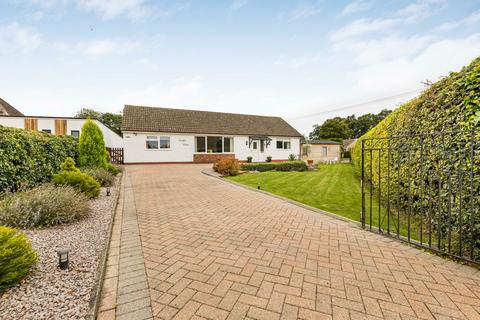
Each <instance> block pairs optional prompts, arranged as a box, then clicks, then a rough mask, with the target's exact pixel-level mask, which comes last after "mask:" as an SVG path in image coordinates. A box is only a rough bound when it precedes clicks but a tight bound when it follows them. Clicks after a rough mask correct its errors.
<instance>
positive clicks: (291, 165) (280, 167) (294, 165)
mask: <svg viewBox="0 0 480 320" xmlns="http://www.w3.org/2000/svg"><path fill="white" fill-rule="evenodd" d="M307 169H308V168H307V165H306V164H305V162H303V161H300V160H297V161H285V162H258V163H243V164H242V165H241V166H240V170H243V171H260V172H265V171H306V170H307Z"/></svg>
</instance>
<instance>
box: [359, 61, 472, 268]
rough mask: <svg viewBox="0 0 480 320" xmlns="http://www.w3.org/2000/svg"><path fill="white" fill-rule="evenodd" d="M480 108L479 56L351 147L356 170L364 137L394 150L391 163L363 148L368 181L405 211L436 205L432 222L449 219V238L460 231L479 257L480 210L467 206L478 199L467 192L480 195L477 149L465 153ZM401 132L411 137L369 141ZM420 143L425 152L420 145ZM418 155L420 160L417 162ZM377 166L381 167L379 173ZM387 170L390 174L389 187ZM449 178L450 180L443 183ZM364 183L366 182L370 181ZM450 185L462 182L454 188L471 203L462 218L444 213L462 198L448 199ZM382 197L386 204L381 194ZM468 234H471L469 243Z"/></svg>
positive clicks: (416, 211)
mask: <svg viewBox="0 0 480 320" xmlns="http://www.w3.org/2000/svg"><path fill="white" fill-rule="evenodd" d="M479 111H480V58H477V59H475V60H474V61H473V62H472V63H471V64H470V65H469V66H466V67H464V68H463V69H462V70H461V71H460V72H453V73H451V74H450V75H449V76H448V77H445V78H443V79H441V80H439V81H438V82H436V83H434V84H433V85H432V86H430V87H429V88H428V89H426V90H425V91H423V92H422V94H421V95H420V96H418V97H417V98H415V99H412V100H410V101H409V102H407V103H405V104H403V105H401V106H400V107H399V108H398V109H396V110H395V111H394V112H392V113H391V114H390V115H389V116H388V117H386V118H385V119H384V120H382V121H381V122H380V123H379V124H378V125H376V126H375V127H374V128H372V129H371V130H370V131H369V132H367V133H366V134H365V135H363V136H362V137H361V138H360V139H359V140H358V141H357V143H356V144H355V146H354V147H353V149H352V161H353V164H354V166H355V170H356V172H357V173H358V174H360V173H361V169H362V168H361V161H362V141H363V143H365V145H366V147H367V148H370V147H372V146H374V147H375V148H383V149H386V148H388V147H389V148H390V149H391V150H393V152H392V159H391V161H390V166H389V165H388V163H389V162H388V160H389V159H388V156H387V154H386V153H382V155H381V156H380V159H379V155H378V152H373V153H372V159H370V153H369V152H366V153H365V163H367V164H368V163H370V160H372V163H374V164H375V165H374V166H373V168H372V169H373V170H372V172H370V168H369V166H368V165H367V166H366V167H365V177H366V180H368V179H370V175H371V177H372V178H371V181H372V184H373V186H375V187H377V186H378V184H379V183H380V186H381V189H382V190H387V188H388V187H390V193H389V195H390V200H391V201H393V199H395V201H398V203H399V204H400V211H401V212H402V211H406V210H405V208H408V206H409V205H410V206H411V210H409V212H410V213H411V214H412V215H413V216H418V215H419V214H420V213H421V212H422V209H425V208H427V207H428V206H429V205H430V206H432V207H434V208H440V209H435V210H436V211H435V215H436V216H437V217H441V218H435V219H436V220H435V221H437V219H440V220H444V221H448V224H450V228H451V231H452V237H453V235H456V234H458V235H459V234H461V235H462V237H463V238H462V241H463V245H464V246H465V247H469V248H471V247H473V248H474V250H473V251H474V252H473V255H474V259H477V260H479V259H480V215H479V214H478V210H477V211H475V210H471V209H469V208H472V207H475V208H478V207H479V206H480V198H479V197H478V196H474V197H471V196H469V195H471V194H473V195H479V194H480V180H479V179H478V178H477V177H478V176H480V154H479V153H478V152H475V158H474V162H473V163H472V162H471V160H470V158H469V156H468V155H469V148H470V146H471V144H470V139H471V134H472V133H471V131H470V130H472V129H475V132H474V133H473V135H474V138H475V140H476V141H479V140H480V131H479V127H480V126H479V124H480V123H479V121H478V120H479V118H480V117H479V114H478V112H479ZM451 132H456V134H451ZM418 134H421V135H422V136H421V137H422V138H421V139H420V138H419V137H418V136H417V137H412V135H418ZM400 136H409V138H405V139H398V138H397V139H383V140H382V139H376V140H374V141H373V142H372V140H368V138H387V137H400ZM420 140H421V141H420ZM420 144H421V145H422V148H423V152H421V151H420V150H419V146H420ZM421 156H423V161H420V157H421ZM398 164H400V165H398ZM421 164H422V167H421ZM472 164H473V165H472ZM378 168H380V176H379V169H378ZM471 168H473V176H474V177H475V178H474V181H473V184H472V186H473V190H472V189H471V187H470V184H469V183H468V184H467V183H466V181H467V179H468V178H467V174H469V170H470V169H471ZM460 171H462V172H464V173H465V177H464V179H463V180H465V181H462V182H460V180H459V179H458V172H460ZM387 174H390V181H391V182H390V186H389V185H388V179H387ZM450 174H451V177H450V176H449V175H450ZM450 179H451V183H447V181H449V180H450ZM366 182H367V183H368V184H369V182H368V181H366ZM430 184H432V185H433V186H435V187H434V188H430V189H428V192H420V191H419V190H421V188H420V186H424V190H425V186H430ZM449 185H451V186H454V187H458V186H460V187H458V188H459V189H458V190H461V191H462V192H461V194H462V195H463V199H462V201H463V202H464V203H469V205H470V207H469V206H465V205H464V210H463V212H462V218H461V219H460V217H459V215H458V210H457V209H452V212H451V215H450V214H449V212H448V208H449V206H450V205H451V206H452V207H453V208H455V207H456V206H458V205H459V201H460V197H458V196H457V195H456V194H458V193H459V192H453V195H454V196H453V199H452V202H450V200H449V199H448V196H447V195H448V194H449ZM430 187H431V186H430ZM454 190H455V189H454ZM409 194H410V196H409ZM382 200H383V201H384V203H387V199H386V198H385V196H384V197H383V199H382ZM449 202H450V203H449ZM396 204H397V203H396V202H395V203H394V204H393V205H392V206H391V207H392V208H396ZM472 215H473V216H472ZM414 218H416V217H414ZM462 221H463V223H465V221H469V223H471V225H472V226H473V228H467V227H465V226H463V228H462V225H461V224H462ZM446 225H447V223H445V224H444V226H443V229H442V228H440V230H438V226H437V225H436V224H434V225H433V226H432V228H433V231H432V232H435V233H436V234H437V233H440V234H442V235H446V234H447V232H446V231H447V230H446ZM443 237H444V236H443ZM471 239H474V240H473V243H472V240H471ZM445 240H446V239H445V238H443V239H442V241H441V242H442V243H443V244H442V245H445V243H448V240H447V241H445ZM455 246H456V240H455V239H453V241H452V252H458V251H459V249H458V247H455ZM465 251H466V250H465Z"/></svg>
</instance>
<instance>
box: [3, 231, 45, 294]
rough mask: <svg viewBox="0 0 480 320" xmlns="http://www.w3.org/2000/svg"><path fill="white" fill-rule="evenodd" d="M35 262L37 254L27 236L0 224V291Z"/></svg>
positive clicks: (29, 268)
mask: <svg viewBox="0 0 480 320" xmlns="http://www.w3.org/2000/svg"><path fill="white" fill-rule="evenodd" d="M36 262H37V254H36V253H35V251H34V250H33V248H32V245H31V244H30V242H29V241H28V238H27V236H25V235H24V234H23V233H20V232H18V231H17V230H15V229H12V228H9V227H5V226H0V292H2V291H5V290H6V289H7V288H10V287H11V286H14V285H15V284H17V283H18V282H20V280H22V279H23V278H24V277H25V276H26V275H27V274H28V273H29V272H30V270H31V269H32V267H33V265H34V264H35V263H36Z"/></svg>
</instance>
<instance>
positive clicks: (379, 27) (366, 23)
mask: <svg viewBox="0 0 480 320" xmlns="http://www.w3.org/2000/svg"><path fill="white" fill-rule="evenodd" d="M400 22H401V21H400V20H399V19H388V18H387V19H383V18H381V19H374V20H367V19H363V18H362V19H357V20H355V21H353V22H351V23H350V24H347V25H346V26H344V27H342V28H340V29H338V30H337V31H335V32H334V33H333V34H332V35H331V37H330V38H331V40H333V41H335V42H336V41H342V40H346V39H348V38H353V37H358V36H363V35H367V34H371V33H375V32H385V31H387V29H389V28H391V27H393V26H396V25H398V24H399V23H400Z"/></svg>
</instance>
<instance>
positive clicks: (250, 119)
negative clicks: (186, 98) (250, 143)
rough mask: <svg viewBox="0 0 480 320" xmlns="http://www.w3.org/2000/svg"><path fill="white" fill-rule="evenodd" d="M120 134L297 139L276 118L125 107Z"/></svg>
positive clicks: (287, 127)
mask: <svg viewBox="0 0 480 320" xmlns="http://www.w3.org/2000/svg"><path fill="white" fill-rule="evenodd" d="M122 131H139V132H172V133H199V134H201V133H204V134H224V135H270V136H285V137H301V134H300V133H299V132H298V131H297V130H295V129H294V128H293V127H292V126H290V125H289V124H288V123H287V122H286V121H285V120H283V119H282V118H280V117H267V116H255V115H246V114H236V113H223V112H210V111H197V110H184V109H169V108H154V107H143V106H131V105H126V106H125V108H124V109H123V122H122Z"/></svg>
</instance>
